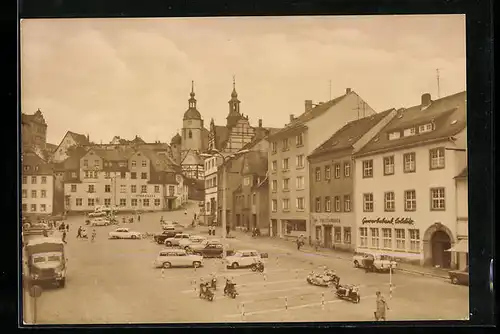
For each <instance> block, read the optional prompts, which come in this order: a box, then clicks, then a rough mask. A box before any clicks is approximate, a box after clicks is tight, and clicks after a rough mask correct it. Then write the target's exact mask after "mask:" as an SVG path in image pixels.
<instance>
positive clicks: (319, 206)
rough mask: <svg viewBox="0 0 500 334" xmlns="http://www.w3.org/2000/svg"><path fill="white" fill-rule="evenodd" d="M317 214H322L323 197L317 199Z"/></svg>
mask: <svg viewBox="0 0 500 334" xmlns="http://www.w3.org/2000/svg"><path fill="white" fill-rule="evenodd" d="M315 203H316V212H321V197H316V201H315Z"/></svg>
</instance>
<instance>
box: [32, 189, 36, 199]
mask: <svg viewBox="0 0 500 334" xmlns="http://www.w3.org/2000/svg"><path fill="white" fill-rule="evenodd" d="M31 198H36V190H32V191H31Z"/></svg>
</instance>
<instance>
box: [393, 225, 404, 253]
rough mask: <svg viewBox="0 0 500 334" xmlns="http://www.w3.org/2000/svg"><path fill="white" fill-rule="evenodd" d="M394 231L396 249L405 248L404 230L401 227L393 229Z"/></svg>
mask: <svg viewBox="0 0 500 334" xmlns="http://www.w3.org/2000/svg"><path fill="white" fill-rule="evenodd" d="M395 232H396V249H399V250H405V230H404V229H402V228H397V229H395Z"/></svg>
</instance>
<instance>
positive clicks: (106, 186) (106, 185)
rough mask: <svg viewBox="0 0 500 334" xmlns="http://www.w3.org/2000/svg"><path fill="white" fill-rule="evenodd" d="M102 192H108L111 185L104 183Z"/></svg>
mask: <svg viewBox="0 0 500 334" xmlns="http://www.w3.org/2000/svg"><path fill="white" fill-rule="evenodd" d="M104 192H105V193H110V192H111V185H109V184H105V185H104Z"/></svg>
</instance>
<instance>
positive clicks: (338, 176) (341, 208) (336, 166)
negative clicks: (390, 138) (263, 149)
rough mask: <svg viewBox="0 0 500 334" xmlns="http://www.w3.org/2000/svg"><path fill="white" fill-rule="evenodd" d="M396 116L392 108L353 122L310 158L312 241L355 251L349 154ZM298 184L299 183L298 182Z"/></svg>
mask: <svg viewBox="0 0 500 334" xmlns="http://www.w3.org/2000/svg"><path fill="white" fill-rule="evenodd" d="M395 115H396V110H394V109H391V110H387V111H384V112H382V113H378V114H376V115H373V116H369V117H364V118H362V119H359V120H356V121H352V122H350V123H348V124H347V125H346V126H344V127H342V128H341V129H340V130H339V131H337V132H336V133H335V134H333V136H332V137H330V138H329V139H328V140H327V141H325V142H324V143H323V144H321V145H320V146H319V147H318V148H317V149H315V150H314V151H313V153H312V154H311V155H309V157H308V160H309V167H310V168H309V171H310V173H309V174H310V175H309V185H310V189H311V191H310V194H311V198H310V204H309V205H310V207H311V218H310V219H311V224H312V225H313V226H314V233H313V238H315V239H316V240H319V241H320V244H321V245H323V246H324V247H327V248H334V249H341V250H348V251H352V250H354V248H355V242H354V241H355V240H356V224H355V216H354V206H355V203H354V198H355V196H354V173H355V172H354V171H355V168H356V166H355V165H354V159H353V158H352V154H353V153H354V152H356V151H357V150H359V149H360V148H361V147H362V146H363V145H364V144H366V143H367V142H368V141H369V140H370V139H372V138H373V137H374V136H375V135H376V134H377V133H378V132H379V131H380V130H381V129H382V127H384V126H385V125H387V123H388V122H389V121H390V120H391V119H392V118H393V117H394V116H395ZM297 182H299V180H298V179H297Z"/></svg>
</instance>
